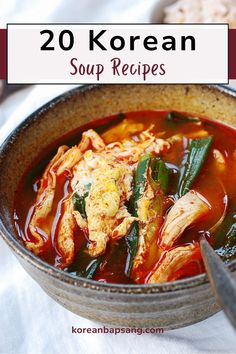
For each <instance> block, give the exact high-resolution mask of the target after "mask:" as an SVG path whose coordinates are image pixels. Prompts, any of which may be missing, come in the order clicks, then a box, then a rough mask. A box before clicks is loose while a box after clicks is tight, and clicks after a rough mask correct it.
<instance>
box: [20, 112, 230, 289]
mask: <svg viewBox="0 0 236 354" xmlns="http://www.w3.org/2000/svg"><path fill="white" fill-rule="evenodd" d="M65 144H66V145H65ZM235 173H236V135H235V130H234V129H232V128H229V127H226V126H224V125H221V124H219V123H217V122H212V121H211V120H208V119H205V118H199V117H194V116H192V115H189V114H185V113H184V114H182V113H179V112H163V111H143V112H130V113H125V114H123V113H122V114H118V115H116V116H112V117H108V118H104V119H100V120H96V121H94V122H91V123H89V124H87V125H86V126H83V127H80V128H79V129H78V130H77V131H73V132H71V133H70V134H68V135H66V136H64V137H62V138H61V139H60V141H56V142H55V143H54V144H53V146H50V147H48V149H47V151H45V152H44V153H43V154H42V156H39V158H38V159H37V161H35V163H34V165H33V166H31V167H30V168H29V170H28V171H26V173H25V175H24V176H23V178H22V181H21V183H20V185H19V187H18V190H17V191H16V196H15V209H14V220H15V226H16V230H17V233H18V235H19V238H20V239H21V240H22V242H23V243H24V245H25V247H26V248H27V249H29V250H30V251H32V252H33V253H34V254H35V255H37V256H39V257H40V258H41V259H43V260H44V261H46V262H48V263H49V264H51V265H54V266H55V267H58V268H60V269H63V270H64V271H67V272H70V273H72V274H75V275H78V276H82V277H86V278H90V279H95V280H98V281H102V282H111V283H123V284H124V283H128V284H133V283H139V284H143V283H163V282H167V281H172V280H176V279H180V278H185V277H189V276H193V275H196V274H200V273H202V272H204V267H203V262H202V259H201V254H200V250H199V239H200V237H201V236H202V235H204V236H205V237H206V238H207V239H208V241H209V242H210V243H211V244H212V245H213V247H214V248H215V250H216V252H217V253H218V254H219V255H220V256H221V257H222V258H223V259H224V261H226V262H227V261H229V260H231V259H233V258H235V255H236V220H235V219H236V198H235V197H236V185H235Z"/></svg>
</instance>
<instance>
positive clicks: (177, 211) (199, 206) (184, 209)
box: [160, 190, 210, 249]
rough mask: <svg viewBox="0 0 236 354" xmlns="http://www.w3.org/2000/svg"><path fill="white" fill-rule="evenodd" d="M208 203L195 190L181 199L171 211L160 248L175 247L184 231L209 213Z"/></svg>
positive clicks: (162, 232)
mask: <svg viewBox="0 0 236 354" xmlns="http://www.w3.org/2000/svg"><path fill="white" fill-rule="evenodd" d="M209 209H210V206H209V204H208V202H207V201H206V200H205V199H204V198H203V197H202V196H201V195H200V194H199V193H197V192H195V191H194V190H191V191H189V192H188V193H187V194H185V195H184V196H183V197H181V198H180V199H179V200H178V201H177V202H176V203H175V204H174V205H173V207H172V208H171V209H170V211H169V213H168V215H167V218H166V220H165V223H164V225H163V228H162V231H161V236H160V247H161V248H163V249H167V248H170V247H172V246H173V244H174V242H175V241H176V240H177V239H178V238H179V237H180V235H181V234H182V233H183V232H184V230H185V229H186V228H187V227H188V226H190V225H191V224H192V223H194V222H195V221H197V220H198V219H199V218H201V217H203V216H204V215H206V214H207V212H208V211H209Z"/></svg>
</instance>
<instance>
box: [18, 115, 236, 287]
mask: <svg viewBox="0 0 236 354" xmlns="http://www.w3.org/2000/svg"><path fill="white" fill-rule="evenodd" d="M167 114H168V112H166V111H165V112H163V111H140V112H129V113H125V114H123V113H120V114H117V115H114V116H110V117H106V118H103V119H99V120H96V121H92V122H90V123H88V124H86V125H84V126H81V127H80V128H79V129H77V130H75V131H72V132H70V133H69V134H66V135H64V136H63V137H61V138H60V139H59V140H57V141H55V142H54V143H53V144H52V145H50V146H48V147H47V148H46V149H45V150H44V151H43V152H42V154H41V155H40V156H38V158H37V160H36V161H35V162H34V163H33V165H32V166H30V167H29V168H28V170H27V171H26V172H25V174H24V176H23V177H22V180H21V182H20V184H19V186H18V189H17V191H16V193H15V204H14V206H15V207H14V221H15V226H16V231H17V234H18V237H19V238H20V239H21V240H22V241H25V240H30V241H32V242H33V241H34V239H33V237H32V235H31V234H30V232H29V222H30V219H31V215H32V212H33V208H34V203H35V201H36V195H37V190H38V188H39V186H38V184H39V182H38V181H39V179H40V177H41V176H42V174H43V171H44V169H45V168H46V166H47V164H48V162H49V161H50V159H51V158H52V157H53V156H54V155H55V153H56V151H57V148H58V147H59V146H60V145H65V144H66V145H68V146H73V145H76V144H78V143H79V141H80V139H81V134H82V132H84V131H86V130H88V129H91V128H92V129H94V130H96V131H97V132H98V133H99V134H102V133H104V132H106V131H107V130H108V129H109V128H110V127H113V126H115V125H116V124H118V123H119V122H121V121H122V120H123V119H124V118H126V119H128V120H129V119H131V120H135V121H137V122H140V123H142V124H143V125H144V130H145V129H147V128H148V127H149V126H150V125H151V124H154V128H153V131H154V132H155V134H156V135H157V136H158V137H160V138H162V139H166V138H169V137H171V136H173V135H177V134H182V135H183V136H187V137H192V136H193V137H194V133H196V134H197V132H198V131H199V130H200V129H204V130H205V131H207V132H208V133H209V135H212V136H213V139H214V140H213V144H212V146H211V150H210V153H209V154H208V157H207V160H206V161H205V163H204V165H203V167H202V169H201V171H200V174H199V175H198V177H197V179H196V180H195V182H194V184H193V186H192V188H193V189H194V190H196V191H197V192H199V193H200V194H202V195H203V196H204V197H205V198H206V199H207V200H208V201H209V202H210V204H211V206H212V208H211V211H210V212H209V213H208V215H207V217H206V218H204V219H202V220H201V222H199V223H196V224H195V225H192V226H191V227H189V228H188V229H187V230H185V231H184V233H183V234H182V236H181V238H180V239H179V240H178V241H177V243H176V245H183V244H188V243H192V242H197V241H198V240H199V237H200V235H201V233H202V232H205V231H206V230H209V229H210V228H211V227H212V226H213V225H214V224H216V223H217V221H218V220H219V219H220V218H221V216H222V214H223V212H224V209H225V207H226V205H227V214H226V222H224V225H223V226H219V228H218V229H217V232H215V233H214V232H213V233H209V234H208V237H209V242H210V243H211V244H212V245H213V246H214V247H215V248H220V247H223V246H224V243H225V242H226V240H225V238H224V232H226V230H227V229H229V228H230V225H231V224H232V223H233V222H234V217H235V215H236V203H235V200H236V198H235V197H236V186H235V181H234V179H235V172H236V156H235V154H236V153H235V151H236V134H235V130H234V129H233V128H230V127H228V126H226V125H223V124H221V123H219V122H216V121H214V122H213V121H211V120H209V119H206V118H201V122H202V124H201V127H199V126H198V125H197V124H194V123H191V122H184V121H183V122H171V121H168V120H167ZM125 134H126V136H125V137H126V138H133V139H135V136H132V134H130V133H129V131H128V130H127V132H126V133H125ZM122 138H124V133H123V134H122V137H120V139H122ZM115 141H119V132H117V134H116V139H115ZM109 142H110V141H109ZM105 143H106V140H105ZM185 148H186V147H185V146H184V144H183V142H180V143H179V144H175V148H174V149H170V151H169V152H167V153H165V154H164V155H163V156H161V157H162V159H163V160H164V161H165V162H166V163H167V164H169V166H170V167H171V168H173V171H175V170H176V171H177V170H179V169H180V167H181V163H182V161H183V158H184V154H185ZM213 149H218V150H220V151H221V152H222V153H223V155H224V157H225V160H226V170H225V172H224V173H222V174H221V175H220V177H219V176H218V175H217V171H216V167H215V162H214V157H213V154H212V151H213ZM69 180H70V176H69V175H68V174H67V173H64V174H62V175H60V176H59V177H58V178H57V188H56V194H55V198H54V203H53V210H52V212H51V213H50V217H49V220H47V223H48V225H47V229H48V230H49V236H48V235H46V234H45V235H43V237H44V238H45V239H46V242H45V245H44V248H43V252H42V253H41V254H40V255H39V256H40V258H41V259H42V260H44V261H45V262H47V263H49V264H50V265H53V266H56V267H58V268H62V266H61V256H60V254H59V252H58V250H57V248H56V244H55V242H54V240H55V237H56V233H57V223H58V220H59V218H60V205H61V203H62V200H63V198H65V196H66V195H67V194H68V191H69ZM177 182H178V179H177V174H175V173H173V174H171V178H170V183H171V184H170V186H169V192H168V193H169V194H170V195H172V196H174V195H175V194H176V192H177ZM221 228H222V233H221V232H220V231H221ZM50 234H51V236H50ZM219 235H220V236H219ZM74 239H75V253H76V254H75V260H74V262H73V263H72V264H71V265H70V266H69V267H67V268H65V269H64V270H65V271H68V272H70V273H72V274H78V272H80V271H81V270H84V269H86V268H87V267H88V265H89V264H90V263H91V262H92V261H93V258H92V257H91V256H89V254H88V253H87V252H86V245H87V243H88V240H87V236H86V235H85V234H84V233H83V232H82V230H81V229H79V227H78V228H77V229H76V231H75V237H74ZM127 256H128V251H127V245H126V241H125V238H122V239H121V240H119V241H113V242H109V244H108V246H107V249H106V254H105V256H104V260H103V262H102V264H101V265H100V267H99V268H98V270H97V271H96V273H95V276H94V277H93V279H95V280H98V281H102V282H111V283H122V284H132V283H133V280H132V279H130V278H128V277H127V276H126V275H125V267H126V260H127ZM157 261H158V260H156V259H153V262H151V264H150V262H149V265H148V267H146V268H145V267H144V269H143V277H142V278H141V282H144V283H145V282H146V280H147V279H148V277H149V273H150V272H151V270H152V269H153V268H155V264H156V263H157ZM202 272H204V267H203V264H202V261H195V260H193V262H192V263H190V264H188V267H186V269H181V270H180V271H179V275H178V278H179V279H180V278H184V277H189V276H193V275H197V274H200V273H202Z"/></svg>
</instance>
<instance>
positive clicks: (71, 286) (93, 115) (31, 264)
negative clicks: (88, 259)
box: [0, 85, 236, 329]
mask: <svg viewBox="0 0 236 354" xmlns="http://www.w3.org/2000/svg"><path fill="white" fill-rule="evenodd" d="M158 109H159V110H180V111H185V112H191V113H193V114H196V115H203V116H204V115H205V116H207V117H209V118H210V119H216V120H219V121H222V122H225V123H226V124H230V125H231V126H234V127H236V95H235V93H234V92H232V91H231V90H228V89H225V88H221V87H216V86H206V85H99V86H84V87H80V88H77V89H75V90H72V91H70V92H68V93H66V94H63V95H61V96H60V97H57V98H55V99H54V100H52V101H51V102H49V103H47V104H46V105H45V106H43V107H42V108H40V109H39V110H37V111H36V112H34V113H33V114H32V115H31V116H30V117H28V118H27V119H26V120H25V121H24V122H23V123H22V124H21V125H20V126H18V127H17V128H16V129H15V130H14V131H13V132H12V133H11V134H10V136H9V137H8V138H7V139H6V141H5V142H4V143H3V145H2V146H1V150H0V171H1V174H0V230H1V234H2V237H3V239H4V240H5V242H6V243H7V244H8V246H9V247H10V248H11V250H12V251H13V253H14V254H15V255H16V257H17V258H18V260H19V262H20V263H21V265H22V266H23V267H24V268H25V270H26V271H27V272H28V273H29V274H30V276H31V277H32V278H33V279H35V281H36V282H37V283H38V284H39V285H40V286H41V287H42V288H43V289H44V290H45V292H46V293H47V294H48V295H49V296H50V297H51V298H53V299H54V300H55V301H57V302H58V303H59V304H61V305H62V306H64V307H65V308H67V309H68V310H70V311H72V312H74V313H76V314H78V315H80V316H83V317H86V318H89V319H93V320H96V321H99V322H103V323H106V324H110V325H116V326H137V327H150V326H151V327H163V328H166V329H171V328H178V327H182V326H186V325H189V324H192V323H195V322H198V321H201V320H203V319H205V318H207V317H209V316H211V315H213V314H214V313H216V312H217V311H218V310H219V307H218V306H217V305H216V303H215V299H214V297H213V295H212V292H211V289H210V285H209V282H208V279H207V276H206V274H202V275H198V276H195V277H191V278H187V279H184V280H179V281H175V282H169V283H164V284H159V285H158V284H156V285H117V284H106V283H101V282H97V281H93V280H86V279H83V278H80V277H76V276H74V275H71V274H69V273H66V272H64V271H62V270H59V269H57V268H55V267H53V266H50V265H48V264H47V263H45V262H44V261H42V260H41V259H40V258H38V257H36V256H35V255H34V254H32V253H31V252H29V251H28V250H27V249H26V248H25V247H24V246H23V245H22V243H21V242H20V240H19V239H18V238H17V235H16V230H15V227H14V221H13V201H14V193H15V191H16V188H17V186H18V183H19V181H20V179H21V177H22V175H23V173H24V172H25V170H26V169H27V167H28V166H29V165H30V164H31V163H32V162H33V161H34V160H35V158H36V157H37V156H38V155H39V154H40V153H41V152H42V150H43V149H44V148H45V147H47V146H48V145H49V144H51V143H52V142H53V141H55V140H56V139H58V138H59V137H61V136H62V135H64V134H66V133H67V132H69V131H71V130H73V129H76V128H78V127H79V126H81V125H83V124H85V123H87V122H89V121H91V120H94V119H99V118H102V117H105V116H108V115H112V114H116V113H118V112H127V111H139V110H158ZM228 266H229V267H230V269H231V270H232V271H235V270H236V261H232V262H231V263H230V264H229V265H228ZM12 281H14V278H13V279H12ZM32 296H33V294H32Z"/></svg>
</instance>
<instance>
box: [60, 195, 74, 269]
mask: <svg viewBox="0 0 236 354" xmlns="http://www.w3.org/2000/svg"><path fill="white" fill-rule="evenodd" d="M75 226H76V222H75V218H74V216H73V204H72V200H71V198H70V197H69V198H68V199H67V200H66V201H65V202H64V203H63V205H62V217H61V220H60V222H59V225H58V233H57V240H56V241H57V250H58V251H59V253H60V255H61V257H62V262H61V264H62V265H63V267H65V266H68V265H69V264H71V262H72V261H73V259H74V252H75V245H74V229H75Z"/></svg>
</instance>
